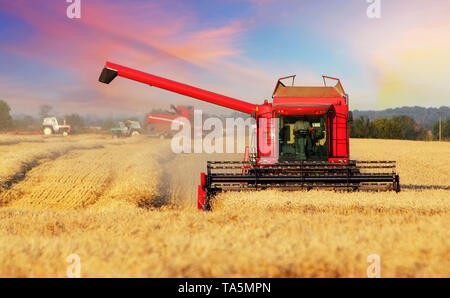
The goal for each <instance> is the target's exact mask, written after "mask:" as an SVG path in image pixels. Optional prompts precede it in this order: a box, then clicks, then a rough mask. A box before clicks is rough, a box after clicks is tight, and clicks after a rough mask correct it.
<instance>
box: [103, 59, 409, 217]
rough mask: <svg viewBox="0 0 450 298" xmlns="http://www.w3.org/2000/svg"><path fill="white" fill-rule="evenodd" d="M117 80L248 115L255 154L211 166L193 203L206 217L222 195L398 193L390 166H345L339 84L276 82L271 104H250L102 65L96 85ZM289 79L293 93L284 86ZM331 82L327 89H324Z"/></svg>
mask: <svg viewBox="0 0 450 298" xmlns="http://www.w3.org/2000/svg"><path fill="white" fill-rule="evenodd" d="M117 76H121V77H124V78H128V79H130V80H134V81H138V82H141V83H144V84H148V85H150V86H154V87H158V88H161V89H165V90H169V91H172V92H175V93H179V94H181V95H186V96H189V97H193V98H196V99H199V100H202V101H206V102H209V103H213V104H216V105H219V106H223V107H227V108H230V109H233V110H237V111H240V112H243V113H247V114H250V115H251V116H252V117H253V118H254V119H255V122H256V127H257V133H256V136H257V138H256V148H255V149H254V150H251V151H252V152H251V153H249V155H248V158H244V161H209V162H207V168H206V172H204V173H201V175H200V185H199V186H198V203H197V206H198V208H199V209H201V210H209V209H210V207H211V204H210V203H211V199H212V198H213V197H214V196H215V195H216V194H217V193H219V192H222V191H244V190H262V189H281V190H300V189H306V190H310V189H333V190H345V191H357V190H367V191H370V190H373V191H380V190H394V191H396V192H398V191H400V182H399V176H398V175H397V174H396V172H395V167H396V164H395V161H357V160H351V159H350V148H349V118H350V113H349V111H348V105H349V97H348V95H347V94H346V93H345V91H344V88H343V87H342V84H341V82H340V80H339V79H336V78H332V77H326V76H323V81H324V86H322V87H304V86H294V79H295V76H289V77H285V78H281V79H279V80H278V81H277V83H276V86H275V90H274V92H273V94H272V102H271V103H270V102H269V101H268V100H264V103H263V104H253V103H249V102H244V101H242V100H238V99H235V98H231V97H227V96H224V95H220V94H217V93H214V92H210V91H206V90H203V89H200V88H196V87H193V86H189V85H186V84H182V83H179V82H176V81H172V80H169V79H165V78H162V77H159V76H155V75H151V74H148V73H144V72H141V71H137V70H134V69H131V68H127V67H124V66H121V65H117V64H114V63H111V62H107V63H106V65H105V67H104V69H103V71H102V73H101V75H100V78H99V81H100V82H102V83H106V84H109V83H110V82H111V81H112V80H113V79H114V78H115V77H117ZM286 79H292V86H288V85H286V84H285V80H286ZM330 80H332V81H335V82H336V83H335V84H334V85H332V86H328V85H327V81H330Z"/></svg>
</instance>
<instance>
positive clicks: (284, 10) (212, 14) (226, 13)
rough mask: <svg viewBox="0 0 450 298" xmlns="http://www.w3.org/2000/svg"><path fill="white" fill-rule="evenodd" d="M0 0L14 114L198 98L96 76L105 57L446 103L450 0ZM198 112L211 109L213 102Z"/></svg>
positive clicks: (2, 50) (246, 90)
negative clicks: (69, 11) (371, 9)
mask: <svg viewBox="0 0 450 298" xmlns="http://www.w3.org/2000/svg"><path fill="white" fill-rule="evenodd" d="M81 5H82V6H81V7H82V17H81V19H72V20H70V19H68V18H67V16H66V8H67V6H68V4H67V3H66V1H63V0H45V1H44V0H35V1H26V0H17V1H7V0H0V39H1V40H2V41H3V42H2V43H1V44H0V65H2V68H1V69H0V98H1V99H4V100H6V101H7V102H8V103H9V104H10V105H11V107H12V108H13V112H14V113H26V114H36V113H37V109H38V107H39V105H41V104H52V105H53V106H54V107H55V111H57V112H58V113H67V112H78V113H95V114H109V115H115V114H120V113H130V114H142V113H145V112H147V111H149V110H151V109H152V108H154V107H157V108H167V107H168V106H169V104H171V103H174V104H180V103H183V104H185V103H192V101H191V100H190V99H187V98H183V97H181V96H178V95H175V94H171V93H168V92H165V91H162V90H157V89H155V88H148V87H147V86H141V85H138V84H136V83H134V82H126V81H124V80H118V81H117V82H114V83H113V84H112V85H111V86H104V85H101V84H99V83H98V82H97V77H98V73H99V72H100V70H101V68H102V66H103V65H104V63H105V61H107V60H111V61H112V62H115V63H118V64H123V65H126V66H129V67H135V68H138V69H141V70H143V71H147V72H150V73H154V74H157V75H161V76H165V77H169V78H171V79H175V80H180V81H183V82H186V83H190V84H194V85H196V86H198V87H203V88H205V89H208V90H212V91H216V92H219V93H224V94H225V95H229V96H235V97H238V98H241V99H244V100H248V101H252V102H254V103H260V102H262V101H263V100H264V99H266V98H270V96H271V92H272V90H273V87H274V84H275V82H276V80H277V79H278V77H281V76H285V75H290V74H297V81H296V82H297V84H302V85H320V84H321V83H322V81H321V75H323V74H324V75H331V76H337V77H339V78H341V80H342V82H343V85H344V88H345V89H346V91H347V92H348V93H349V94H350V96H351V98H352V106H351V108H353V109H355V108H358V109H382V108H388V107H396V106H402V105H408V106H412V105H420V106H441V105H448V102H449V99H450V98H449V97H450V87H449V86H448V77H449V69H450V54H449V53H450V34H448V33H449V32H450V24H449V23H450V21H449V20H448V15H450V4H449V2H448V1H439V0H438V1H433V5H430V4H429V3H428V2H426V1H418V0H412V1H406V0H391V1H387V0H381V18H379V19H371V18H368V16H367V8H368V6H369V5H370V4H369V3H367V1H365V0H347V1H283V2H279V1H271V0H261V1H256V0H255V1H252V0H246V1H238V0H228V1H172V0H170V1H144V0H134V1H119V0H109V1H107V0H90V1H86V0H82V1H81ZM196 105H197V106H198V107H200V108H204V109H207V110H215V108H214V107H213V106H212V105H210V104H203V103H196Z"/></svg>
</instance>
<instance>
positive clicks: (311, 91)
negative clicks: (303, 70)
mask: <svg viewBox="0 0 450 298" xmlns="http://www.w3.org/2000/svg"><path fill="white" fill-rule="evenodd" d="M290 77H293V78H295V76H290ZM290 77H286V78H290ZM286 78H281V79H279V80H278V82H277V85H276V86H275V90H274V91H273V95H272V97H344V96H345V92H344V88H342V85H341V82H340V81H339V79H335V78H331V77H326V76H324V80H325V78H329V79H333V80H337V83H336V85H335V86H323V87H310V86H286V85H285V84H284V83H283V82H282V80H283V79H286Z"/></svg>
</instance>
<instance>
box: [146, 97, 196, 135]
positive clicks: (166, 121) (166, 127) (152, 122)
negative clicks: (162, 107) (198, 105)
mask: <svg viewBox="0 0 450 298" xmlns="http://www.w3.org/2000/svg"><path fill="white" fill-rule="evenodd" d="M170 108H171V109H172V111H171V112H168V113H164V114H163V113H150V114H148V115H147V127H148V129H149V130H150V133H151V134H152V135H154V136H156V137H161V138H164V137H172V136H173V135H174V131H173V130H172V129H171V126H172V123H173V122H174V121H176V120H177V119H178V118H180V117H184V118H185V119H187V120H188V121H189V122H190V123H191V125H192V122H193V117H194V107H193V106H174V105H170Z"/></svg>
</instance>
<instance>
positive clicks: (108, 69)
mask: <svg viewBox="0 0 450 298" xmlns="http://www.w3.org/2000/svg"><path fill="white" fill-rule="evenodd" d="M117 76H120V77H124V78H127V79H130V80H134V81H137V82H141V83H144V84H148V85H151V86H154V87H158V88H161V89H165V90H168V91H172V92H175V93H178V94H182V95H186V96H189V97H193V98H196V99H198V100H202V101H206V102H209V103H213V104H216V105H219V106H222V107H226V108H229V109H232V110H236V111H240V112H243V113H247V114H250V113H252V112H253V111H255V110H256V105H254V104H251V103H248V102H245V101H242V100H239V99H235V98H232V97H228V96H224V95H221V94H218V93H214V92H211V91H207V90H203V89H200V88H197V87H193V86H190V85H187V84H183V83H179V82H176V81H172V80H169V79H166V78H162V77H159V76H155V75H152V74H148V73H145V72H142V71H138V70H135V69H131V68H128V67H125V66H121V65H118V64H114V63H111V62H106V65H105V68H104V69H103V71H102V73H101V75H100V78H99V81H100V82H102V83H105V84H109V83H110V82H111V81H112V80H114V78H115V77H117Z"/></svg>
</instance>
